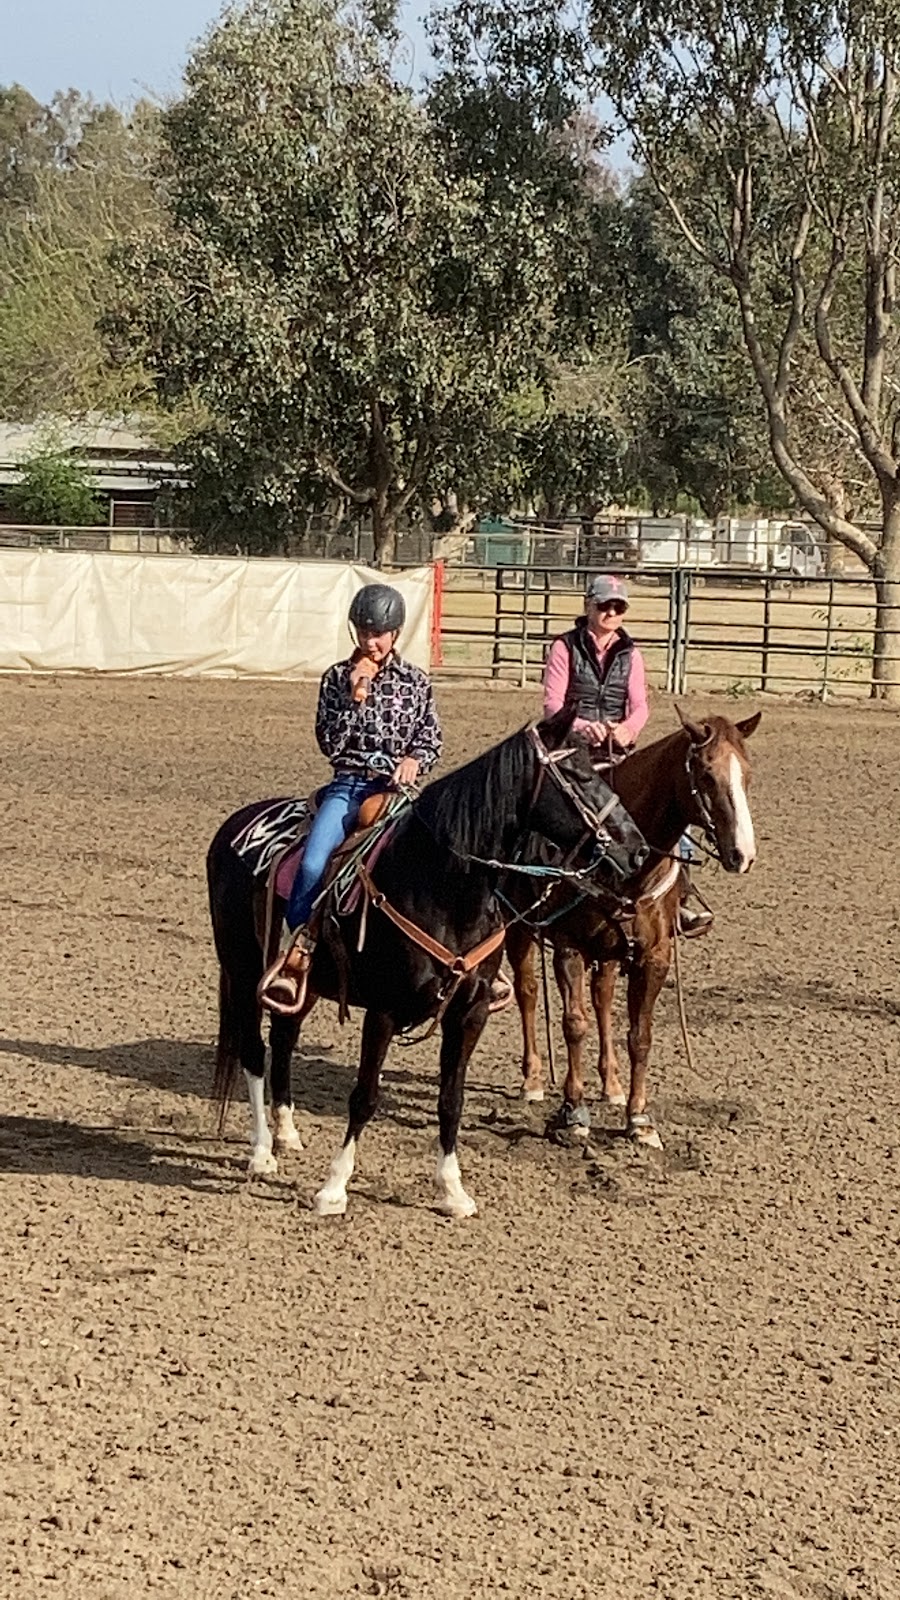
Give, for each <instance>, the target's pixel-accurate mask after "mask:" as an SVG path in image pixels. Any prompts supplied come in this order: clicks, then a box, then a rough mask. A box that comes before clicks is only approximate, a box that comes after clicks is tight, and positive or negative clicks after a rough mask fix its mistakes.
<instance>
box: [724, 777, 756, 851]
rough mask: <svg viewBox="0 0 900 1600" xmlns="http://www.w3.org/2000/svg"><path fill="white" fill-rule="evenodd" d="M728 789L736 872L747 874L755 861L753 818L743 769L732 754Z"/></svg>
mask: <svg viewBox="0 0 900 1600" xmlns="http://www.w3.org/2000/svg"><path fill="white" fill-rule="evenodd" d="M728 788H729V791H730V793H731V803H732V805H733V806H734V818H735V824H734V845H735V849H736V850H738V851H739V852H740V855H741V865H740V866H739V868H738V871H739V872H749V870H750V868H751V867H752V865H753V863H754V861H755V860H756V835H755V834H754V832H753V818H752V817H751V815H750V806H749V805H748V803H747V790H746V788H745V786H744V772H743V768H742V767H741V763H740V762H739V760H738V758H737V756H736V755H733V754H732V756H731V757H730V759H729V763H728Z"/></svg>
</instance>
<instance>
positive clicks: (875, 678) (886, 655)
mask: <svg viewBox="0 0 900 1600" xmlns="http://www.w3.org/2000/svg"><path fill="white" fill-rule="evenodd" d="M873 578H874V582H875V648H874V652H873V657H872V689H871V694H872V699H873V700H886V701H887V703H888V704H889V705H894V706H900V496H894V497H892V499H891V501H890V503H889V504H888V505H887V506H886V508H885V518H884V533H883V536H882V541H881V549H880V551H879V552H878V556H877V559H876V561H875V564H874V569H873Z"/></svg>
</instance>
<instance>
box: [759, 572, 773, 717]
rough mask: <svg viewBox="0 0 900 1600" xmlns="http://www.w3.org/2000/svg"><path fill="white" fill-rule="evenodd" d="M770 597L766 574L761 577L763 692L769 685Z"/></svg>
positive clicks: (769, 579) (761, 675)
mask: <svg viewBox="0 0 900 1600" xmlns="http://www.w3.org/2000/svg"><path fill="white" fill-rule="evenodd" d="M771 599H772V580H771V578H769V577H768V576H767V577H765V578H764V579H763V629H762V660H761V662H760V673H759V676H760V683H759V687H760V689H761V690H762V691H763V693H765V691H766V690H767V689H768V687H769V642H770V638H771V634H770V625H771V620H772V618H771Z"/></svg>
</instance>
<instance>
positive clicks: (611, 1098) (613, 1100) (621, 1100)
mask: <svg viewBox="0 0 900 1600" xmlns="http://www.w3.org/2000/svg"><path fill="white" fill-rule="evenodd" d="M604 1099H605V1101H606V1104H607V1105H608V1106H620V1107H624V1106H627V1104H628V1098H627V1096H626V1094H625V1090H624V1089H620V1090H619V1092H618V1094H607V1095H604Z"/></svg>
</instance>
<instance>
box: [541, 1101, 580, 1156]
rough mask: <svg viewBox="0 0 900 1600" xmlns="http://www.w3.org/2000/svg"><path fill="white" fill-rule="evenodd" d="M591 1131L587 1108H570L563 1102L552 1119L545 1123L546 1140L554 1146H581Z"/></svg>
mask: <svg viewBox="0 0 900 1600" xmlns="http://www.w3.org/2000/svg"><path fill="white" fill-rule="evenodd" d="M590 1131H591V1114H590V1112H589V1111H588V1109H587V1106H584V1105H580V1106H571V1105H567V1104H566V1102H565V1101H563V1103H562V1105H561V1106H560V1108H559V1110H558V1111H557V1113H556V1115H555V1116H554V1117H551V1118H550V1120H549V1122H548V1123H547V1128H546V1134H547V1138H548V1139H551V1140H552V1141H553V1143H554V1144H561V1145H582V1144H584V1142H585V1140H586V1139H587V1138H588V1137H589V1135H590Z"/></svg>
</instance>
